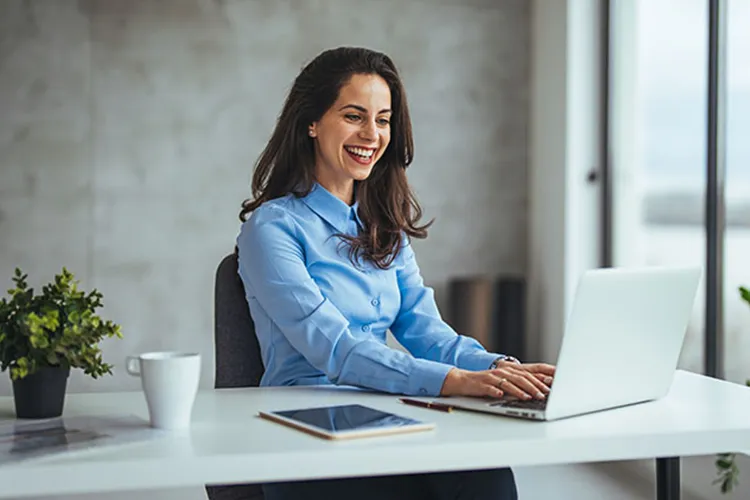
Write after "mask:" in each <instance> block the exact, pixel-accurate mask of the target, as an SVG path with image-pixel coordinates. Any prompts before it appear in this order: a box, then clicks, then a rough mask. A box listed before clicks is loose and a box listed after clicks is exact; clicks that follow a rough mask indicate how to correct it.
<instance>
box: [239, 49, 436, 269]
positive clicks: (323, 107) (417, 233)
mask: <svg viewBox="0 0 750 500" xmlns="http://www.w3.org/2000/svg"><path fill="white" fill-rule="evenodd" d="M358 74H363V75H372V74H377V75H379V76H380V77H381V78H383V80H385V81H386V83H387V84H388V87H389V88H390V92H391V109H392V111H393V113H392V115H391V122H390V127H391V141H390V143H389V144H388V147H387V148H386V150H385V151H384V152H383V156H382V157H381V158H380V159H379V160H378V162H377V164H376V165H375V166H374V168H373V170H372V172H371V174H370V176H369V177H368V178H367V179H366V180H364V181H359V182H356V184H355V192H356V197H357V200H358V201H359V217H360V219H361V220H362V223H363V225H364V229H363V230H362V231H360V233H359V234H358V235H357V236H349V235H344V234H339V235H338V236H339V237H340V238H341V239H342V240H344V241H345V242H346V243H348V244H349V259H350V260H351V261H352V263H354V264H356V261H357V258H363V259H364V260H367V261H370V262H372V263H373V264H374V265H376V266H377V267H378V268H380V269H386V268H388V267H389V266H390V265H391V263H392V262H393V260H394V259H395V258H396V257H397V256H398V254H399V252H400V251H401V249H402V246H403V244H404V241H403V240H404V238H403V235H406V236H407V238H426V237H427V228H428V227H429V226H430V225H431V224H432V222H433V221H430V222H428V223H426V224H424V225H419V224H418V222H419V219H421V217H422V209H421V207H420V206H419V203H418V202H417V199H416V197H415V196H414V193H413V192H412V190H411V188H410V186H409V183H408V180H407V178H406V168H407V167H408V166H409V165H410V164H411V162H412V159H413V158H414V139H413V137H412V130H411V119H410V117H409V108H408V106H407V103H406V93H405V91H404V87H403V85H402V83H401V78H400V76H399V74H398V71H397V70H396V66H395V65H394V64H393V61H392V60H391V59H390V58H389V57H388V56H387V55H385V54H383V53H380V52H375V51H372V50H368V49H365V48H358V47H339V48H336V49H330V50H326V51H325V52H322V53H321V54H320V55H318V56H317V57H316V58H315V59H313V60H312V61H311V62H310V63H309V64H308V65H307V66H305V67H304V68H303V69H302V71H301V72H300V74H299V75H298V76H297V78H296V79H295V80H294V84H293V85H292V88H291V90H290V91H289V95H288V96H287V98H286V101H285V103H284V107H283V109H282V111H281V114H280V115H279V118H278V121H277V123H276V127H275V129H274V131H273V134H272V135H271V138H270V140H269V141H268V144H267V145H266V147H265V149H264V150H263V152H262V154H261V155H260V157H259V158H258V160H257V162H256V164H255V171H254V174H253V179H252V198H250V199H247V200H245V201H244V202H243V203H242V210H241V211H240V220H241V221H245V220H247V218H248V216H249V214H250V213H251V212H252V211H253V210H255V209H257V208H258V207H260V206H261V205H262V204H263V203H265V202H266V201H269V200H273V199H276V198H280V197H282V196H286V195H287V194H289V193H293V194H294V195H295V196H297V197H302V196H306V195H307V194H308V193H309V192H310V190H311V189H312V188H313V184H314V182H315V146H314V142H313V141H314V139H313V138H311V137H310V136H309V135H308V127H309V126H310V124H312V123H313V122H316V121H318V120H320V119H321V118H322V116H323V115H324V114H325V113H326V111H328V109H329V108H330V107H331V106H333V104H334V102H336V99H338V96H339V92H340V90H341V88H342V87H343V86H344V85H346V84H347V83H348V82H349V80H350V79H351V77H352V76H353V75H358Z"/></svg>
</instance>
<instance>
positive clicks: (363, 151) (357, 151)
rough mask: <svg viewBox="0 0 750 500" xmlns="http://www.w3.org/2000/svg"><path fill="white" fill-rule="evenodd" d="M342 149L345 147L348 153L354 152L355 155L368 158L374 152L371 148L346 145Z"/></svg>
mask: <svg viewBox="0 0 750 500" xmlns="http://www.w3.org/2000/svg"><path fill="white" fill-rule="evenodd" d="M344 149H346V150H347V151H349V152H350V153H354V154H355V155H357V156H361V157H363V158H369V157H371V156H372V154H373V153H374V151H373V150H372V149H363V148H352V147H349V146H346V147H345V148H344Z"/></svg>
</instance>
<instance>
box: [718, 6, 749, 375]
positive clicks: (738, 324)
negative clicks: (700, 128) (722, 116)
mask: <svg viewBox="0 0 750 500" xmlns="http://www.w3.org/2000/svg"><path fill="white" fill-rule="evenodd" d="M727 7H728V11H727V48H726V64H727V102H726V104H727V129H726V132H727V135H726V141H727V144H726V147H727V152H726V162H727V163H726V222H727V223H726V235H725V239H724V266H725V267H724V332H725V333H724V335H725V344H724V346H725V348H724V371H725V376H726V378H727V379H728V380H732V381H735V382H744V381H745V380H746V379H748V378H750V363H748V360H750V304H748V303H747V302H744V301H743V300H741V299H740V294H739V291H738V288H739V287H740V286H745V287H747V288H750V140H748V137H750V64H748V62H747V57H748V56H747V55H748V53H750V2H748V1H747V0H730V1H729V2H728V5H727Z"/></svg>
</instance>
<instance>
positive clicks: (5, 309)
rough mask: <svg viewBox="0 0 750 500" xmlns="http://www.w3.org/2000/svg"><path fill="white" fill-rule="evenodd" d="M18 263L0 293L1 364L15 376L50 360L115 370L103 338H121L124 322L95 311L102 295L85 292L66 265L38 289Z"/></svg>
mask: <svg viewBox="0 0 750 500" xmlns="http://www.w3.org/2000/svg"><path fill="white" fill-rule="evenodd" d="M27 278H28V276H27V275H26V274H24V273H23V271H22V270H21V269H20V268H17V269H16V270H15V271H14V276H13V278H12V281H13V283H14V284H15V287H14V288H12V289H10V290H8V297H7V298H5V297H3V298H0V369H2V370H7V369H10V372H11V377H12V378H13V379H14V380H15V379H18V378H22V377H25V376H27V375H28V374H29V373H33V372H34V371H36V370H37V369H38V368H39V367H42V366H46V365H57V364H59V365H65V366H70V367H75V368H81V369H83V370H84V372H85V373H88V374H91V375H92V376H94V377H97V376H99V375H103V374H105V373H111V367H110V365H108V364H106V363H105V362H104V360H103V358H102V355H101V349H100V347H99V343H100V342H101V340H103V339H104V338H107V337H114V336H116V337H119V338H122V334H121V332H120V327H119V326H118V325H116V324H114V323H113V322H111V321H108V320H105V319H103V318H101V317H99V316H98V315H97V314H96V309H97V308H98V307H100V306H101V300H102V298H103V295H102V294H101V293H100V292H99V291H98V290H96V289H94V290H92V291H91V292H90V293H88V294H86V293H85V292H84V291H83V290H81V289H80V286H79V285H80V283H79V281H77V280H76V279H75V276H74V275H73V273H72V272H70V271H69V270H68V269H67V268H65V267H63V268H62V272H61V273H59V274H57V275H55V276H54V279H53V280H52V281H51V282H50V283H47V284H45V285H43V286H42V287H41V293H35V292H34V289H33V288H29V287H28V283H27V281H26V280H27Z"/></svg>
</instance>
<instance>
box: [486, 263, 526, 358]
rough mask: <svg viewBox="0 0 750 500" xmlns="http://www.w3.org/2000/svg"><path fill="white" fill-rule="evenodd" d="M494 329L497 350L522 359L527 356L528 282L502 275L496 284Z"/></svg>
mask: <svg viewBox="0 0 750 500" xmlns="http://www.w3.org/2000/svg"><path fill="white" fill-rule="evenodd" d="M493 306H494V307H493V315H494V317H493V319H492V325H493V326H492V330H493V331H494V334H495V337H496V342H495V346H496V351H495V352H500V353H503V354H508V355H510V356H515V357H517V358H518V359H520V360H524V359H525V358H526V355H527V353H526V347H527V346H526V342H525V338H526V334H525V331H526V282H525V280H524V279H523V278H521V277H502V278H499V279H498V280H497V282H496V284H495V290H494V299H493Z"/></svg>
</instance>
